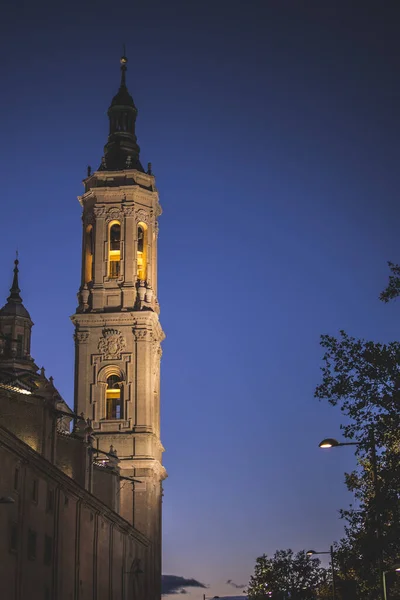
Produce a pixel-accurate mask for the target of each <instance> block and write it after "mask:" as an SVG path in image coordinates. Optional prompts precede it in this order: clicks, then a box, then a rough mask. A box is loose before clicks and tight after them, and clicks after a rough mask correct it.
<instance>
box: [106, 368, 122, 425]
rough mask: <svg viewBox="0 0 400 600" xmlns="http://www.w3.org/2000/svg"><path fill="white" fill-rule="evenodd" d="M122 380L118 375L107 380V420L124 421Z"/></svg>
mask: <svg viewBox="0 0 400 600" xmlns="http://www.w3.org/2000/svg"><path fill="white" fill-rule="evenodd" d="M122 396H123V394H122V380H121V378H120V377H118V376H117V375H110V377H108V378H107V388H106V419H123V406H122V403H123V397H122Z"/></svg>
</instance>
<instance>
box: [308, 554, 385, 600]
mask: <svg viewBox="0 0 400 600" xmlns="http://www.w3.org/2000/svg"><path fill="white" fill-rule="evenodd" d="M314 554H330V556H331V571H332V600H336V588H335V565H334V562H333V546H331V547H330V550H329V552H315V550H308V551H307V552H306V555H307V556H314ZM385 600H386V598H385Z"/></svg>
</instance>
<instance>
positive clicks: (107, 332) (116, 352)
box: [98, 329, 126, 360]
mask: <svg viewBox="0 0 400 600" xmlns="http://www.w3.org/2000/svg"><path fill="white" fill-rule="evenodd" d="M125 348H126V340H125V338H124V336H123V335H122V333H121V332H120V331H118V330H117V329H104V331H103V336H102V337H101V338H100V340H99V344H98V349H99V352H100V353H101V354H102V355H103V358H104V359H106V360H108V359H111V358H116V359H119V358H121V352H123V351H124V350H125Z"/></svg>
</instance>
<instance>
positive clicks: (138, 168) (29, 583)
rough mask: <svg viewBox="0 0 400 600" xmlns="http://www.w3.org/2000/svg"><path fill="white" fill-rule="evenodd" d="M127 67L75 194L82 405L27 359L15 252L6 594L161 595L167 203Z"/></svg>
mask: <svg viewBox="0 0 400 600" xmlns="http://www.w3.org/2000/svg"><path fill="white" fill-rule="evenodd" d="M126 64H127V59H126V58H125V57H123V58H122V59H121V83H120V88H119V91H118V93H117V94H116V96H115V97H114V98H113V100H112V102H111V106H110V108H109V111H108V117H109V125H110V130H109V137H108V142H107V144H106V146H105V148H104V156H103V158H102V160H101V164H100V166H99V168H98V170H97V171H94V172H93V173H92V172H91V170H90V169H88V176H87V178H86V179H85V180H84V194H83V195H82V196H81V197H80V198H79V201H80V203H81V205H82V209H83V210H82V222H83V230H82V274H81V285H80V288H79V293H78V307H77V310H76V313H75V314H74V315H73V316H72V321H73V324H74V327H75V334H74V339H75V400H74V411H72V410H71V409H70V408H69V407H68V405H67V404H66V402H65V401H64V400H63V399H62V398H61V396H60V394H59V392H58V391H57V389H56V388H55V386H54V382H53V380H52V378H47V376H46V374H45V371H44V369H41V370H39V369H38V367H37V366H36V364H35V363H34V361H33V359H32V358H31V356H30V340H31V329H32V325H33V323H32V321H31V318H30V315H29V313H28V311H27V310H26V308H25V307H24V305H23V303H22V299H21V296H20V290H19V283H18V261H16V263H15V269H14V278H13V283H12V287H11V290H10V296H9V297H8V299H7V303H6V305H5V306H4V307H3V308H2V309H1V310H0V417H1V419H0V460H1V463H2V466H3V468H2V470H1V471H0V497H2V496H3V497H7V498H11V500H10V501H9V503H7V504H0V527H1V531H2V532H3V535H2V536H1V538H2V539H0V581H1V582H2V595H1V598H2V600H28V599H29V600H36V599H37V600H39V599H40V600H43V599H44V600H50V599H51V600H89V599H90V600H103V599H104V600H128V599H132V598H138V599H140V600H141V599H143V600H144V599H145V598H146V599H147V598H151V599H154V600H156V599H158V598H160V595H161V501H162V481H163V479H165V477H166V472H165V469H164V467H163V466H162V452H163V447H162V444H161V440H160V359H161V346H160V344H161V341H162V340H163V338H164V334H163V331H162V329H161V326H160V323H159V317H158V315H159V304H158V299H157V233H158V223H157V219H158V217H159V215H160V214H161V208H160V205H159V201H158V193H157V189H156V187H155V178H154V176H153V174H152V172H151V168H150V165H149V167H148V169H147V171H146V172H145V171H144V169H143V167H142V165H141V163H140V159H139V146H138V144H137V140H136V134H135V122H136V115H137V109H136V107H135V105H134V102H133V99H132V97H131V96H130V94H129V92H128V90H127V87H126V82H125V76H126ZM71 429H72V430H71ZM4 590H6V595H4Z"/></svg>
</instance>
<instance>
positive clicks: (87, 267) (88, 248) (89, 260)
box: [85, 225, 93, 283]
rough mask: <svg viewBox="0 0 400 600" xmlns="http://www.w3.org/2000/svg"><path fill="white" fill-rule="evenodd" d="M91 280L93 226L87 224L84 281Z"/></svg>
mask: <svg viewBox="0 0 400 600" xmlns="http://www.w3.org/2000/svg"><path fill="white" fill-rule="evenodd" d="M90 281H93V227H92V225H88V226H87V227H86V231H85V283H89V282H90Z"/></svg>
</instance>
